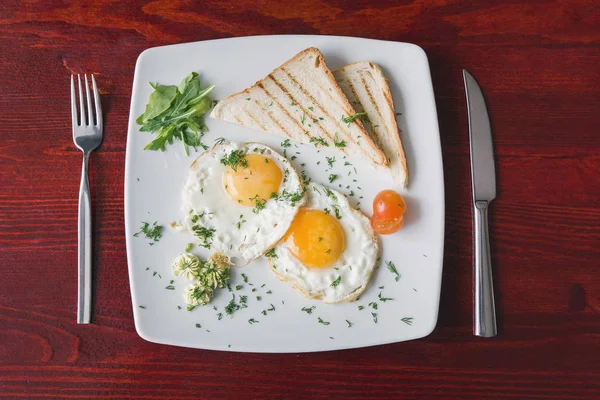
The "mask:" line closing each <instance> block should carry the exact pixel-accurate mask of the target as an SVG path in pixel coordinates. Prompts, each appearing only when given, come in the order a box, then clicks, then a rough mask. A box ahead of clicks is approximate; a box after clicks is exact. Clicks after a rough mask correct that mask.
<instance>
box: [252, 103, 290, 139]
mask: <svg viewBox="0 0 600 400" xmlns="http://www.w3.org/2000/svg"><path fill="white" fill-rule="evenodd" d="M254 102H255V103H256V105H257V106H258V107H259V108H260V109H261V110H263V111H264V108H263V107H262V106H261V105H260V103H259V102H258V101H256V100H254ZM244 114H246V115H247V116H248V118H250V119H251V120H252V122H254V123H255V124H256V125H257V126H258V127H259V128H260V129H262V130H263V131H266V130H267V128H266V127H265V126H264V125H263V124H262V123H261V122H260V121H259V120H258V119H256V118H255V117H254V115H253V114H252V113H251V112H249V111H248V110H244ZM284 133H286V134H287V132H285V131H284ZM288 136H289V135H288Z"/></svg>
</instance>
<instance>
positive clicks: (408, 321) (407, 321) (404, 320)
mask: <svg viewBox="0 0 600 400" xmlns="http://www.w3.org/2000/svg"><path fill="white" fill-rule="evenodd" d="M413 319H414V318H413V317H404V318H402V319H401V320H400V321H402V322H404V323H405V324H406V325H412V323H413Z"/></svg>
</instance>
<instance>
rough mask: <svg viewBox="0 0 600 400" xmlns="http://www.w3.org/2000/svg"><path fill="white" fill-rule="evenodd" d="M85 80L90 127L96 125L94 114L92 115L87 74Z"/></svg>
mask: <svg viewBox="0 0 600 400" xmlns="http://www.w3.org/2000/svg"><path fill="white" fill-rule="evenodd" d="M84 79H85V100H86V102H87V121H88V125H94V114H93V113H92V99H91V97H90V84H89V83H88V79H87V74H85V75H84Z"/></svg>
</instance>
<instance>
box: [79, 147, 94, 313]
mask: <svg viewBox="0 0 600 400" xmlns="http://www.w3.org/2000/svg"><path fill="white" fill-rule="evenodd" d="M89 157H90V153H89V152H84V153H83V166H82V169H81V186H80V187H79V227H78V234H79V235H78V240H77V244H78V246H77V247H78V250H79V259H78V271H79V272H78V280H77V282H78V284H77V286H78V288H77V323H78V324H89V323H90V314H91V308H92V307H91V301H92V217H91V214H92V213H91V209H92V204H91V200H90V185H89V181H88V161H89Z"/></svg>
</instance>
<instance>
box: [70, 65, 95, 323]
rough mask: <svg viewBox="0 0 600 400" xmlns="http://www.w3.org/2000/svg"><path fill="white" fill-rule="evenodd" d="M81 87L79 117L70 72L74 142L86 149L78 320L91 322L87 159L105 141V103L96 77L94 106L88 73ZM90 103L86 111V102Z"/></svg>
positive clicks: (90, 226) (89, 217)
mask: <svg viewBox="0 0 600 400" xmlns="http://www.w3.org/2000/svg"><path fill="white" fill-rule="evenodd" d="M77 85H78V86H79V117H78V116H77V96H76V94H75V81H74V79H73V75H71V114H72V122H73V142H75V146H77V148H78V149H79V150H81V151H82V152H83V167H82V171H81V186H80V188H79V228H78V240H77V247H78V253H79V257H78V270H79V272H78V283H77V323H78V324H89V323H90V314H91V309H92V307H91V302H92V215H91V214H92V213H91V209H92V204H91V201H90V185H89V182H88V161H89V159H90V153H91V152H92V151H93V150H94V149H95V148H96V147H98V146H99V145H100V143H101V142H102V133H103V126H102V105H101V104H100V95H99V94H98V88H97V87H96V79H94V75H92V86H93V89H94V106H95V108H94V109H92V101H91V98H90V89H89V84H88V79H87V75H85V98H86V101H85V102H84V99H83V90H82V89H81V78H80V76H79V75H77ZM84 103H85V104H87V113H86V109H85V104H84Z"/></svg>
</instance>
